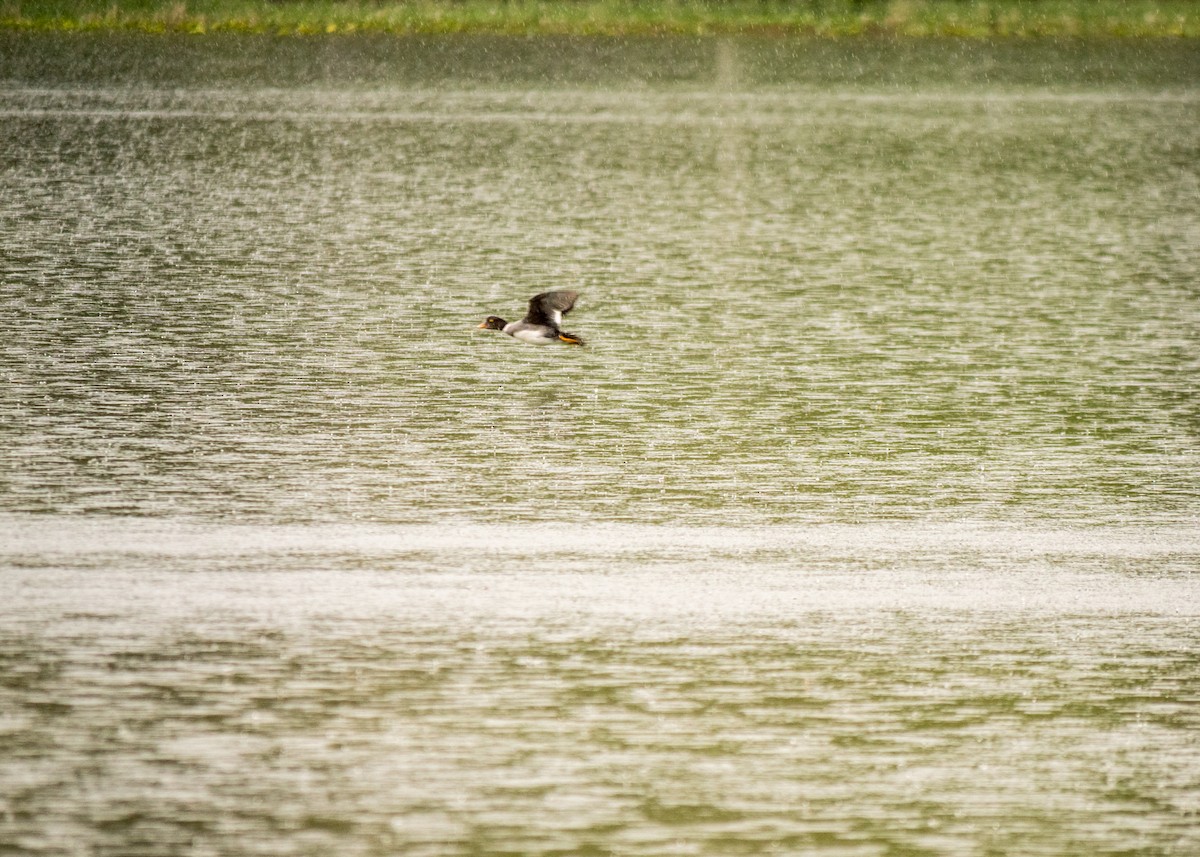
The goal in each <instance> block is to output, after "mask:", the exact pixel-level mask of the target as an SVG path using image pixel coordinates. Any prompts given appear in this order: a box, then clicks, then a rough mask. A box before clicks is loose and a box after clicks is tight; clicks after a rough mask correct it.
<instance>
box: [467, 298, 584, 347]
mask: <svg viewBox="0 0 1200 857" xmlns="http://www.w3.org/2000/svg"><path fill="white" fill-rule="evenodd" d="M577 297H579V292H542V293H541V294H540V295H534V296H533V297H532V298H530V299H529V312H528V313H526V314H525V317H524V318H523V319H521V320H520V321H505V320H504V319H502V318H499V317H498V316H494V315H489V316H488V317H487V318H486V319H484V322H483V324H481V325H479V327H480V328H482V329H483V330H503V331H504V332H505V333H507V334H508V335H509V336H511V337H513V338H514V339H519V340H521V341H522V342H530V343H532V344H534V345H549V344H550V343H551V342H566V343H568V344H570V345H583V340H582V339H581V338H580V337H578V336H576V335H575V334H573V333H565V332H563V330H562V329H560V328H559V325H560V324H562V317H563V316H564V315H566V314H567V313H569V312H570V311H571V307H573V306H575V299H576V298H577Z"/></svg>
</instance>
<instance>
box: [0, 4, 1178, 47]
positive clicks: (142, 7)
mask: <svg viewBox="0 0 1200 857" xmlns="http://www.w3.org/2000/svg"><path fill="white" fill-rule="evenodd" d="M0 29H8V30H33V31H38V30H41V31H70V30H100V31H103V30H134V31H141V32H148V33H168V32H169V33H181V32H182V33H211V32H244V33H278V34H299V35H307V34H318V33H331V34H336V33H354V32H371V33H397V34H415V33H460V32H478V33H511V34H575V35H634V34H653V33H662V34H668V33H676V34H704V33H767V34H771V33H774V34H780V35H792V34H795V35H809V36H825V37H848V36H864V35H892V36H906V37H922V36H934V37H959V38H1005V37H1016V38H1022V37H1025V38H1033V37H1048V36H1053V37H1079V38H1114V37H1116V38H1162V37H1182V38H1197V37H1200V0H790V2H785V0H441V2H437V1H436V0H412V2H392V0H380V2H363V0H336V2H334V1H333V0H325V2H322V0H121V2H105V0H0Z"/></svg>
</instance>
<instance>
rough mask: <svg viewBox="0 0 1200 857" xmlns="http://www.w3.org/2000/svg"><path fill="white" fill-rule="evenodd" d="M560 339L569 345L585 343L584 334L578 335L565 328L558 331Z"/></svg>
mask: <svg viewBox="0 0 1200 857" xmlns="http://www.w3.org/2000/svg"><path fill="white" fill-rule="evenodd" d="M558 339H559V341H560V342H565V343H567V344H568V345H583V337H582V336H576V335H575V334H574V333H567V332H566V331H565V330H560V331H559V332H558Z"/></svg>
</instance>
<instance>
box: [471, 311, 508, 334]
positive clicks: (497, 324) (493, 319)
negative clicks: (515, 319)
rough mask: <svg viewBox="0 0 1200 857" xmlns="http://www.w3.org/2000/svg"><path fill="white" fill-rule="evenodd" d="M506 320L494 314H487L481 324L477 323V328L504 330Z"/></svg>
mask: <svg viewBox="0 0 1200 857" xmlns="http://www.w3.org/2000/svg"><path fill="white" fill-rule="evenodd" d="M506 324H508V322H507V321H505V320H504V319H502V318H500V317H499V316H496V315H489V316H488V317H487V318H485V319H484V320H483V324H481V325H479V328H478V329H479V330H504V326H505V325H506Z"/></svg>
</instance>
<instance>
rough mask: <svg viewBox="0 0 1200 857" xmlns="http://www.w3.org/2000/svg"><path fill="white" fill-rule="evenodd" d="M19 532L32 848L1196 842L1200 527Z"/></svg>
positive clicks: (1047, 850) (674, 849) (414, 849)
mask: <svg viewBox="0 0 1200 857" xmlns="http://www.w3.org/2000/svg"><path fill="white" fill-rule="evenodd" d="M22 520H23V522H24V527H23V528H22V529H21V534H20V535H19V536H18V537H15V538H14V539H13V540H12V542H11V543H10V546H11V552H10V554H9V556H8V557H7V559H8V560H9V561H10V562H11V564H12V566H13V567H12V568H11V569H10V574H9V576H8V580H9V582H10V584H11V593H12V594H13V596H14V597H13V598H11V599H10V600H9V601H8V603H7V604H6V605H5V606H4V607H3V608H0V622H2V625H0V627H3V628H4V629H5V630H4V632H3V634H2V635H0V661H2V662H3V667H4V669H3V671H2V675H3V676H4V678H3V680H2V682H0V703H3V708H4V710H5V711H6V712H8V713H7V714H6V715H5V717H4V719H3V721H0V722H2V724H3V731H2V732H0V746H2V747H3V748H4V753H3V754H0V755H2V757H3V758H4V759H5V760H6V761H5V762H4V763H3V764H2V765H0V777H2V778H3V781H4V783H5V786H6V788H5V794H6V799H5V800H6V803H5V810H6V822H5V829H6V830H7V831H8V833H9V835H10V837H11V838H12V839H13V840H14V841H20V842H21V843H22V844H23V845H22V847H23V848H24V849H26V850H27V851H28V852H30V853H62V852H63V851H65V850H69V848H70V846H71V845H72V844H73V843H77V842H80V841H85V842H89V843H92V844H93V846H94V847H95V848H97V849H99V850H101V851H105V850H113V851H120V852H121V853H130V852H127V851H126V850H125V849H128V848H131V847H132V848H134V852H132V853H141V852H140V851H139V850H138V849H139V848H140V849H142V850H144V851H145V852H146V853H158V854H162V853H173V854H174V853H177V854H191V853H264V854H284V853H297V852H298V853H311V854H317V853H329V852H333V851H336V852H338V853H343V852H349V853H360V854H388V853H396V852H397V851H400V852H402V853H418V854H482V853H528V854H562V853H578V852H586V851H589V850H590V851H601V852H603V851H616V852H619V853H629V854H646V855H655V854H663V853H704V854H727V853H730V851H731V850H733V851H735V852H737V853H770V852H772V850H780V849H782V850H784V851H785V852H797V851H803V852H806V853H808V852H812V853H823V854H824V853H828V854H841V853H887V852H888V851H889V850H894V851H898V852H899V853H929V852H934V853H979V852H981V851H996V852H998V853H1015V852H1020V853H1028V854H1046V855H1052V854H1062V853H1068V852H1072V851H1075V850H1078V851H1080V852H1081V853H1082V852H1087V853H1097V852H1100V853H1104V852H1112V853H1117V852H1121V851H1127V850H1137V849H1147V848H1148V849H1150V853H1171V852H1172V850H1174V852H1175V853H1189V852H1190V851H1192V850H1194V849H1195V847H1196V846H1197V845H1200V838H1198V837H1197V828H1196V825H1195V823H1194V822H1195V814H1196V812H1197V811H1200V805H1198V804H1197V802H1196V795H1197V793H1198V792H1197V790H1196V785H1197V782H1196V777H1197V771H1200V754H1198V752H1197V745H1196V742H1195V740H1194V736H1195V734H1196V733H1195V730H1196V729H1197V727H1200V717H1198V715H1197V710H1198V709H1197V707H1196V703H1197V701H1198V700H1197V691H1198V689H1200V668H1198V666H1197V660H1196V657H1195V653H1196V647H1197V644H1198V643H1200V639H1198V632H1197V629H1198V628H1200V623H1198V622H1197V618H1198V615H1200V613H1198V611H1200V580H1198V579H1197V578H1196V576H1195V574H1194V569H1195V568H1196V563H1197V562H1198V561H1200V535H1198V534H1197V531H1196V530H1195V528H1194V527H1176V528H1163V527H1159V528H1155V529H1153V530H1149V529H1144V528H1137V527H1129V528H1123V529H1122V528H1102V529H1087V530H1064V529H1061V528H1059V529H1052V528H1047V529H1031V528H1027V527H997V526H995V525H981V524H974V525H962V524H960V525H924V526H917V527H914V526H909V525H900V524H877V525H817V526H811V527H804V528H766V529H754V530H740V531H738V530H730V529H728V528H719V527H703V528H673V527H664V526H635V525H618V526H610V527H588V528H578V527H562V526H560V527H540V526H525V527H514V526H512V525H492V526H474V527H463V528H458V529H456V530H453V531H451V530H447V529H446V528H439V527H408V526H399V527H397V526H376V527H364V526H362V525H354V524H343V525H331V526H323V527H322V526H317V527H311V526H293V527H279V526H268V527H255V526H244V525H242V526H239V525H195V524H193V525H186V524H180V523H172V522H159V523H155V522H154V521H152V520H113V519H104V520H99V519H97V520H92V521H86V520H85V521H79V520H75V521H71V522H67V521H66V520H65V519H63V518H58V517H49V518H28V517H26V518H24V519H18V520H17V521H13V520H7V521H5V522H4V523H5V524H14V525H15V524H18V523H20V522H21V521H22ZM14 529H15V526H14Z"/></svg>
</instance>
